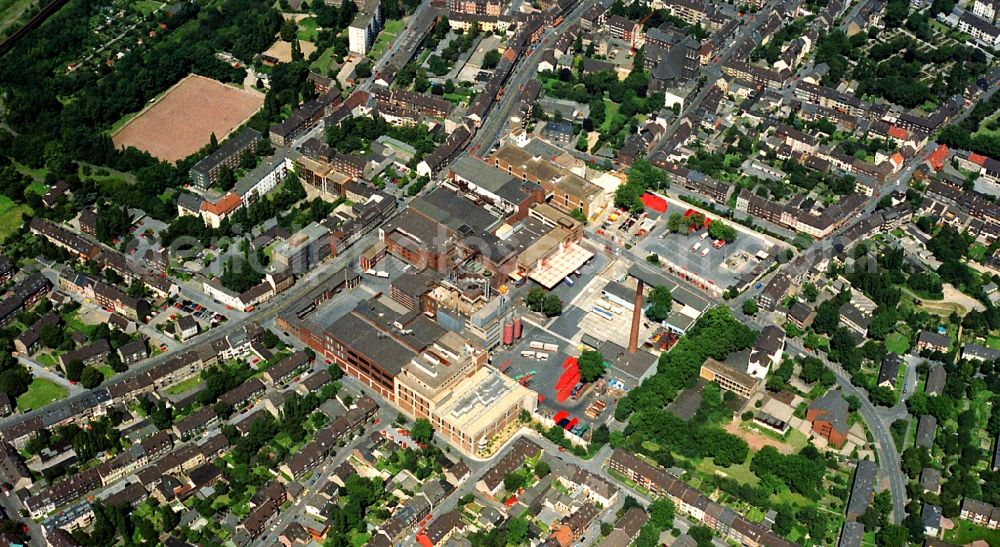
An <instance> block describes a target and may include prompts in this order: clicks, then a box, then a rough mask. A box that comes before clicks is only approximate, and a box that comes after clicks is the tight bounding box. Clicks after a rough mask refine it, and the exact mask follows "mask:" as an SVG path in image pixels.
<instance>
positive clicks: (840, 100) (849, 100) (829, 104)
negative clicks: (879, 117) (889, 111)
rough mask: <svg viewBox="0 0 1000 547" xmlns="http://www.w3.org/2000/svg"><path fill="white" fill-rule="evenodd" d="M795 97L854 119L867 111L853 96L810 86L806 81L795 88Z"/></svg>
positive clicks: (826, 88)
mask: <svg viewBox="0 0 1000 547" xmlns="http://www.w3.org/2000/svg"><path fill="white" fill-rule="evenodd" d="M795 97H796V98H798V99H799V100H801V101H805V102H808V103H812V104H817V105H819V106H823V107H826V108H830V109H833V110H836V111H839V112H844V113H847V114H849V115H851V116H855V117H859V116H864V115H865V113H866V112H867V111H868V109H869V106H868V105H867V104H866V103H864V102H863V101H861V100H860V99H858V98H857V97H855V96H854V95H849V94H847V93H841V92H839V91H837V90H835V89H830V88H829V87H824V86H821V85H816V84H811V83H809V82H806V81H801V82H799V84H798V85H797V86H795Z"/></svg>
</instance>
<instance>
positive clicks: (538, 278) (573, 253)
mask: <svg viewBox="0 0 1000 547" xmlns="http://www.w3.org/2000/svg"><path fill="white" fill-rule="evenodd" d="M593 257H594V253H592V252H590V251H588V250H587V249H584V248H583V247H581V246H580V245H578V244H576V243H570V244H569V245H567V246H565V247H563V248H562V249H561V250H559V251H558V252H556V253H555V254H553V255H552V256H550V257H548V258H547V259H545V260H544V261H543V263H542V266H541V267H539V268H532V270H531V273H530V274H528V277H530V278H531V279H532V280H533V281H535V282H536V283H538V284H539V285H541V286H543V287H545V288H546V289H551V288H552V287H555V286H556V285H558V284H559V282H560V281H562V280H563V279H565V278H566V277H567V276H569V274H571V273H573V272H574V271H576V270H578V269H580V267H581V266H583V265H584V264H586V263H587V261H588V260H590V259H591V258H593Z"/></svg>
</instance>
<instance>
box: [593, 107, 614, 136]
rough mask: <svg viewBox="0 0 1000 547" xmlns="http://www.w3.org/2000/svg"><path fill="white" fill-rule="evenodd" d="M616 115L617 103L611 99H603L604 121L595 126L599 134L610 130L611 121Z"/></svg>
mask: <svg viewBox="0 0 1000 547" xmlns="http://www.w3.org/2000/svg"><path fill="white" fill-rule="evenodd" d="M616 116H618V103H616V102H614V101H612V100H611V99H604V123H602V124H601V125H600V127H598V128H597V131H598V132H600V133H601V134H604V133H607V132H608V131H611V123H612V122H613V121H614V120H615V117H616Z"/></svg>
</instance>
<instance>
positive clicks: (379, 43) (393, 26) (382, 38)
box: [368, 17, 408, 61]
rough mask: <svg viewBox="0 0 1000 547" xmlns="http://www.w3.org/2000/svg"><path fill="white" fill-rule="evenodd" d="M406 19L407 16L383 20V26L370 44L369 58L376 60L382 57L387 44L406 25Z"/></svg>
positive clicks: (387, 47) (387, 46)
mask: <svg viewBox="0 0 1000 547" xmlns="http://www.w3.org/2000/svg"><path fill="white" fill-rule="evenodd" d="M407 19H408V17H404V18H403V19H397V20H393V21H386V22H385V28H384V29H382V32H380V33H379V35H378V38H376V39H375V44H374V45H372V49H371V51H369V52H368V58H369V59H371V60H372V61H377V60H378V59H379V58H380V57H382V54H383V53H385V50H387V49H389V44H391V43H392V41H393V40H395V39H396V35H397V34H399V32H400V31H401V30H403V27H405V26H406V20H407Z"/></svg>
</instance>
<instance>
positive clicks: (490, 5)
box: [448, 0, 504, 17]
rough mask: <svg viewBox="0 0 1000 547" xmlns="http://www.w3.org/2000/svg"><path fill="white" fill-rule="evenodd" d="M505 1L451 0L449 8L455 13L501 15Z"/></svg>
mask: <svg viewBox="0 0 1000 547" xmlns="http://www.w3.org/2000/svg"><path fill="white" fill-rule="evenodd" d="M503 7H504V3H503V2H500V1H498V0H449V2H448V9H449V10H451V11H452V12H454V13H465V14H470V15H489V16H491V17H499V16H500V11H501V10H502V9H503Z"/></svg>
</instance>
